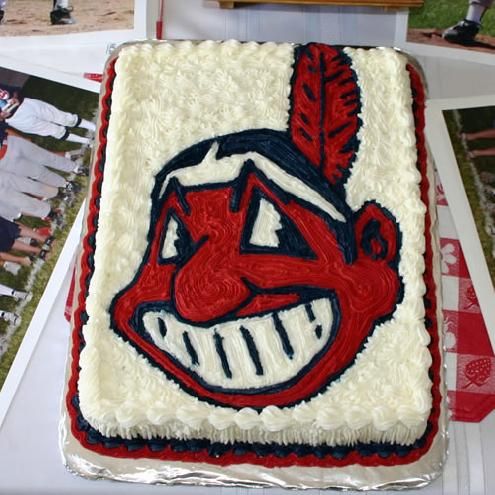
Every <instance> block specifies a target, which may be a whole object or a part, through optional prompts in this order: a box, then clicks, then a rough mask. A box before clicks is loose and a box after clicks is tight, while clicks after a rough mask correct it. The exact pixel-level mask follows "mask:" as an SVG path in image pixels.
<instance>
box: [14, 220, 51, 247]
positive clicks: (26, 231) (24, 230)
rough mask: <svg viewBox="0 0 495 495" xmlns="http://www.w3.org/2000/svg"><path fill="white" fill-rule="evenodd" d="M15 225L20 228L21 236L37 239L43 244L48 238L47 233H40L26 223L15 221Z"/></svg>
mask: <svg viewBox="0 0 495 495" xmlns="http://www.w3.org/2000/svg"><path fill="white" fill-rule="evenodd" d="M17 225H18V226H19V228H20V229H21V230H20V232H21V236H23V237H30V238H31V239H34V240H36V241H38V242H39V243H40V244H43V243H44V242H45V241H46V240H47V239H48V236H47V235H43V234H40V233H39V232H38V231H36V230H33V229H31V228H30V227H27V226H26V225H23V224H21V223H19V222H17Z"/></svg>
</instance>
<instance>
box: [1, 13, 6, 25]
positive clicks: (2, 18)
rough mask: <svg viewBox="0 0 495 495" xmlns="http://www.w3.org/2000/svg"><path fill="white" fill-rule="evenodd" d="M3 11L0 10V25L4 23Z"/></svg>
mask: <svg viewBox="0 0 495 495" xmlns="http://www.w3.org/2000/svg"><path fill="white" fill-rule="evenodd" d="M4 17H5V11H4V10H0V24H3V23H4Z"/></svg>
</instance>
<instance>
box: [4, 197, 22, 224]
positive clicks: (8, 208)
mask: <svg viewBox="0 0 495 495" xmlns="http://www.w3.org/2000/svg"><path fill="white" fill-rule="evenodd" d="M20 216H21V210H20V209H19V208H17V207H15V206H14V205H12V204H9V203H6V202H5V201H0V217H3V218H6V219H7V220H16V219H18V218H19V217H20Z"/></svg>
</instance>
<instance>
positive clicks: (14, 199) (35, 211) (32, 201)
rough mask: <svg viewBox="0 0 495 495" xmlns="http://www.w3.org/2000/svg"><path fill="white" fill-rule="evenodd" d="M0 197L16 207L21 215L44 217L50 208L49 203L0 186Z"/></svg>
mask: <svg viewBox="0 0 495 495" xmlns="http://www.w3.org/2000/svg"><path fill="white" fill-rule="evenodd" d="M0 197H1V198H2V200H3V201H5V202H7V203H8V204H10V205H12V206H13V207H14V208H17V209H18V210H19V211H20V212H21V213H22V214H23V215H27V216H29V217H36V218H41V219H43V218H46V217H47V216H48V215H49V213H50V210H51V206H50V203H48V201H43V200H41V199H36V198H32V197H31V196H28V195H27V194H23V193H20V192H18V191H13V190H11V189H9V188H6V187H0Z"/></svg>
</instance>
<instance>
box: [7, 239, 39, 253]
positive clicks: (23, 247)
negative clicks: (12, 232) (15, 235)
mask: <svg viewBox="0 0 495 495" xmlns="http://www.w3.org/2000/svg"><path fill="white" fill-rule="evenodd" d="M12 250H13V251H20V252H22V253H29V254H40V252H41V248H39V247H36V246H30V245H29V244H26V243H24V242H21V241H15V242H14V245H13V246H12Z"/></svg>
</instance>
